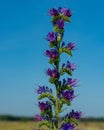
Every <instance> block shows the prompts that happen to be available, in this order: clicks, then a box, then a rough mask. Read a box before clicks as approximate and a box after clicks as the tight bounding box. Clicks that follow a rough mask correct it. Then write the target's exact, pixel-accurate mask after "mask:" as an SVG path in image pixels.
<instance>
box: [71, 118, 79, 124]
mask: <svg viewBox="0 0 104 130" xmlns="http://www.w3.org/2000/svg"><path fill="white" fill-rule="evenodd" d="M70 122H72V123H74V124H76V125H78V120H77V119H74V118H70Z"/></svg>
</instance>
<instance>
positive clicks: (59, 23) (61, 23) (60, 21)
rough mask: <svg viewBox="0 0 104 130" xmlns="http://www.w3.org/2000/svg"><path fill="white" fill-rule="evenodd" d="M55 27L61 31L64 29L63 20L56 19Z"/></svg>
mask: <svg viewBox="0 0 104 130" xmlns="http://www.w3.org/2000/svg"><path fill="white" fill-rule="evenodd" d="M56 25H57V26H58V28H60V29H63V28H64V20H62V19H58V20H57V22H56Z"/></svg>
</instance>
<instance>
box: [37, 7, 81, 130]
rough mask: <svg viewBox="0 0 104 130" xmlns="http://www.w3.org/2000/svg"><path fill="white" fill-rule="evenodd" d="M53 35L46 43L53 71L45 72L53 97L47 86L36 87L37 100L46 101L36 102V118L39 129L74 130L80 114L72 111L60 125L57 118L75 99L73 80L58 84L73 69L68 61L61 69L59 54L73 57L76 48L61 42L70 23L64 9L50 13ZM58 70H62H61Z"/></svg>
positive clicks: (48, 36) (69, 78)
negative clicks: (66, 26)
mask: <svg viewBox="0 0 104 130" xmlns="http://www.w3.org/2000/svg"><path fill="white" fill-rule="evenodd" d="M50 15H51V16H52V20H51V22H52V24H53V31H52V32H49V33H48V34H47V37H46V39H47V41H48V42H49V48H50V49H49V50H46V52H45V55H46V56H47V57H49V63H50V64H51V65H52V66H53V68H48V69H47V71H46V74H47V75H48V76H49V82H50V83H51V84H53V85H54V86H55V90H56V95H53V94H52V89H51V88H50V89H49V88H48V87H47V86H39V88H38V89H37V94H39V97H38V99H39V100H42V99H44V98H47V99H48V100H47V101H44V102H43V101H41V102H40V101H39V104H38V106H39V108H40V111H41V114H40V115H36V119H37V120H38V121H39V128H40V127H42V126H43V125H45V126H47V127H48V128H49V129H50V130H73V129H74V128H75V126H76V125H77V124H78V122H77V120H78V119H79V118H80V117H81V112H75V111H74V110H72V111H71V112H69V113H67V114H66V115H65V117H64V118H63V122H62V123H61V125H59V114H60V113H61V112H63V111H64V109H63V106H64V105H65V104H66V105H67V106H70V105H71V101H72V100H73V99H74V98H75V97H76V96H75V94H74V87H75V86H76V84H77V80H76V79H72V78H71V77H68V78H67V79H65V78H63V81H61V80H60V77H61V76H63V75H64V74H65V73H66V74H67V75H68V76H72V74H73V71H74V70H75V69H76V66H75V65H74V64H73V63H71V62H70V61H67V62H66V63H63V64H62V65H60V60H61V54H62V53H66V54H68V55H69V56H72V51H73V50H74V49H75V44H74V43H73V42H69V43H68V44H67V45H66V44H65V42H63V41H62V40H63V36H64V31H65V30H64V27H65V24H66V22H70V17H71V15H72V14H71V12H70V9H67V8H61V7H60V8H58V9H55V8H53V9H51V10H50ZM60 66H61V67H60Z"/></svg>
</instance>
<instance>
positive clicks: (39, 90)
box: [37, 86, 45, 94]
mask: <svg viewBox="0 0 104 130" xmlns="http://www.w3.org/2000/svg"><path fill="white" fill-rule="evenodd" d="M44 91H45V88H44V86H39V88H38V90H37V93H38V94H42V93H43V92H44Z"/></svg>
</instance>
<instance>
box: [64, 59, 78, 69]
mask: <svg viewBox="0 0 104 130" xmlns="http://www.w3.org/2000/svg"><path fill="white" fill-rule="evenodd" d="M64 68H66V69H68V70H71V71H74V70H75V69H76V66H75V65H74V64H72V63H70V62H69V61H67V63H66V64H65V63H64V64H62V69H64Z"/></svg>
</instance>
